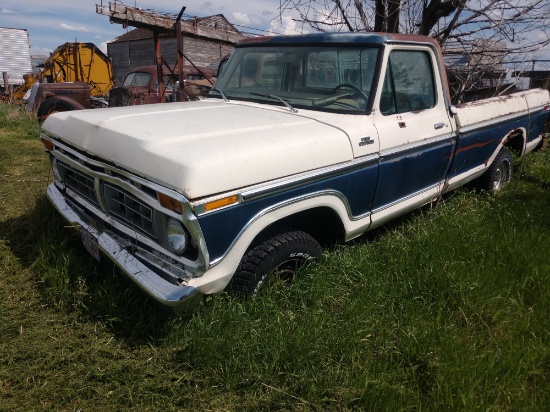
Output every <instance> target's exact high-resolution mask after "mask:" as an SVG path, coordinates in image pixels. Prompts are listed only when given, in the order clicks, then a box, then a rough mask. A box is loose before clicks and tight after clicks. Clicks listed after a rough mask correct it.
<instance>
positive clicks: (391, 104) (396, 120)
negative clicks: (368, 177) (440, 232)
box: [372, 45, 454, 224]
mask: <svg viewBox="0 0 550 412" xmlns="http://www.w3.org/2000/svg"><path fill="white" fill-rule="evenodd" d="M384 60H385V61H384V62H383V65H382V67H383V71H382V76H383V78H381V79H380V82H379V88H378V93H377V99H376V101H375V102H374V104H375V106H374V107H375V110H374V125H375V127H376V129H377V130H378V135H379V139H380V168H379V178H378V185H377V189H376V193H375V198H374V203H373V210H372V212H373V215H372V217H373V224H376V223H378V224H380V223H383V222H384V221H386V220H388V219H390V218H391V217H392V216H393V215H396V214H399V213H402V212H403V211H404V210H407V209H412V208H414V207H417V206H419V205H421V204H424V203H426V202H428V201H429V200H430V199H433V198H435V197H437V195H438V194H439V193H440V192H441V190H442V188H443V183H444V179H445V175H446V172H447V168H448V164H449V158H450V154H451V149H452V145H453V138H454V137H453V136H454V135H453V131H452V127H451V122H450V121H449V116H448V112H447V107H446V105H447V104H446V100H445V98H444V94H443V87H442V83H441V76H440V71H439V69H434V68H438V65H437V56H436V54H435V53H434V51H433V50H432V49H431V48H428V47H418V46H417V47H413V46H410V47H407V46H398V45H394V46H388V49H387V51H386V53H385V59H384Z"/></svg>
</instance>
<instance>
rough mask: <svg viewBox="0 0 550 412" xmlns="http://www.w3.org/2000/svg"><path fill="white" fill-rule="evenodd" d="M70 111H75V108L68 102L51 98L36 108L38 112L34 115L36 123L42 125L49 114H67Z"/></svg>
mask: <svg viewBox="0 0 550 412" xmlns="http://www.w3.org/2000/svg"><path fill="white" fill-rule="evenodd" d="M72 110H76V108H75V107H74V106H72V105H71V104H70V103H69V102H67V101H65V100H63V99H57V98H55V97H52V98H50V99H48V100H46V101H44V102H43V103H42V104H41V105H40V107H39V108H38V112H37V113H36V114H37V117H38V123H40V124H42V123H44V121H45V120H46V119H47V118H48V116H49V115H50V114H53V113H57V112H69V111H72Z"/></svg>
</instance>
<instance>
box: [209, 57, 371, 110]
mask: <svg viewBox="0 0 550 412" xmlns="http://www.w3.org/2000/svg"><path fill="white" fill-rule="evenodd" d="M378 50H379V49H378V48H374V47H361V48H352V47H343V46H330V47H311V46H280V47H276V48H275V47H243V48H237V49H235V51H234V52H233V55H232V56H231V59H230V60H229V61H228V63H227V66H226V67H225V68H224V70H223V72H222V74H221V75H220V77H219V78H218V80H217V82H216V85H215V88H216V89H219V90H221V91H222V92H223V93H224V95H225V96H227V98H228V99H232V98H233V99H246V100H254V101H261V102H265V103H269V104H278V105H280V104H282V103H281V100H280V99H282V100H283V101H284V102H286V103H288V104H290V105H292V107H302V108H307V109H313V110H325V111H327V110H328V111H335V112H342V111H344V112H365V110H366V107H367V103H368V99H369V96H370V92H371V87H372V82H373V78H374V72H375V68H376V60H377V57H378ZM212 95H218V96H219V93H217V92H216V91H214V92H213V93H212Z"/></svg>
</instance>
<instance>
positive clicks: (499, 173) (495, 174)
mask: <svg viewBox="0 0 550 412" xmlns="http://www.w3.org/2000/svg"><path fill="white" fill-rule="evenodd" d="M512 164H513V160H512V154H511V153H510V150H508V149H507V148H506V147H504V148H502V150H501V151H500V152H499V153H498V155H497V157H496V158H495V160H494V161H493V163H492V164H491V166H489V168H488V169H487V171H486V172H485V173H484V174H483V175H481V176H480V177H479V178H478V179H477V181H476V182H475V183H476V184H475V186H476V188H477V189H480V190H485V191H487V192H498V191H499V190H501V189H502V187H503V185H504V184H506V183H508V182H509V181H510V180H512Z"/></svg>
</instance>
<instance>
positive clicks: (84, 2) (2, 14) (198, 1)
mask: <svg viewBox="0 0 550 412" xmlns="http://www.w3.org/2000/svg"><path fill="white" fill-rule="evenodd" d="M279 1H280V0H253V1H250V0H249V1H243V0H207V1H204V0H185V1H181V3H180V2H179V1H174V0H156V1H154V0H123V1H122V3H123V4H124V5H126V6H132V7H136V6H137V7H140V8H142V9H154V10H155V11H158V12H163V13H172V14H178V13H179V12H180V10H181V8H182V7H183V6H185V7H186V9H185V17H187V18H190V17H192V16H199V17H204V16H211V15H215V14H223V15H224V16H225V17H226V18H227V19H228V20H229V21H230V22H231V23H233V24H235V25H237V29H239V30H240V31H242V32H251V31H252V30H250V29H249V28H257V29H260V30H266V31H273V32H274V33H279V34H286V33H292V32H300V30H296V29H299V27H296V23H295V22H294V21H293V20H292V19H290V18H289V17H288V16H286V17H285V16H283V18H282V20H281V19H280V18H279V17H280V16H279V13H278V8H279ZM102 2H103V5H104V6H108V3H109V1H108V0H0V27H9V28H15V29H26V30H27V32H28V34H29V42H30V47H31V54H32V55H48V54H49V53H51V52H52V51H54V50H55V48H56V47H57V46H60V45H62V44H64V43H66V42H73V41H78V42H83V43H94V44H95V45H96V46H98V47H100V48H101V49H102V50H103V51H106V50H107V48H106V43H107V42H108V41H110V40H113V39H115V38H116V37H118V36H120V35H122V34H124V33H125V32H126V31H128V30H130V29H131V28H128V29H124V28H123V27H122V25H119V24H110V23H109V17H108V16H104V15H101V14H97V13H96V6H95V5H96V4H101V3H102ZM256 33H264V34H269V33H265V32H258V31H256Z"/></svg>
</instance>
